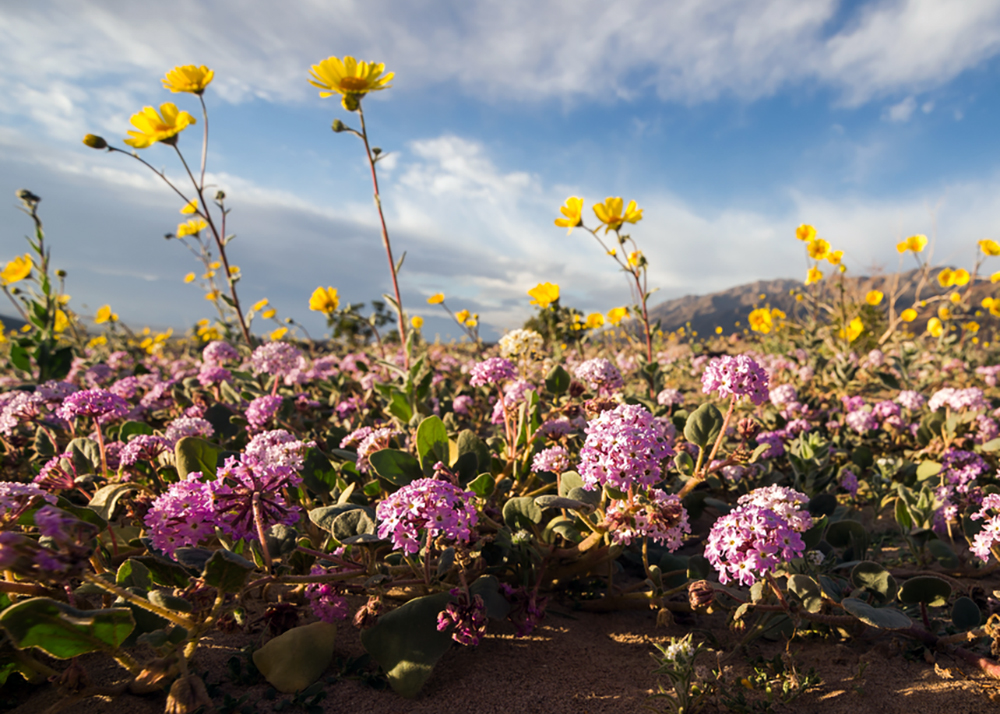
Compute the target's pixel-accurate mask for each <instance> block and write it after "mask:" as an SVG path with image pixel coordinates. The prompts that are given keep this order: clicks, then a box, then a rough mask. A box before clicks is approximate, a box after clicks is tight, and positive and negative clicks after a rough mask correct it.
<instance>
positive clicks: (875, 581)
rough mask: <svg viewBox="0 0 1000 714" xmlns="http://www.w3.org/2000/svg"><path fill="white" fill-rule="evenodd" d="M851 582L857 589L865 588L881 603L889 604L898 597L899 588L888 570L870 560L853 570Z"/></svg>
mask: <svg viewBox="0 0 1000 714" xmlns="http://www.w3.org/2000/svg"><path fill="white" fill-rule="evenodd" d="M851 582H852V583H854V587H856V588H864V589H865V590H867V591H868V592H870V593H872V594H873V595H875V596H876V597H877V598H878V601H879V602H882V603H884V602H889V601H890V600H893V599H894V598H895V597H896V592H897V591H898V590H899V587H898V586H897V585H896V579H895V578H894V577H892V575H891V574H890V573H889V571H888V570H886V569H885V568H883V567H882V566H881V565H879V564H878V563H873V562H872V561H870V560H866V561H863V562H861V563H858V564H857V565H855V566H854V569H853V570H851Z"/></svg>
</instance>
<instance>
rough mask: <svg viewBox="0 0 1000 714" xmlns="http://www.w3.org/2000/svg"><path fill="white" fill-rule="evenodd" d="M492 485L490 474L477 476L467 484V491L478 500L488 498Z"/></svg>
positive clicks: (491, 491)
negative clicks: (478, 498) (477, 497)
mask: <svg viewBox="0 0 1000 714" xmlns="http://www.w3.org/2000/svg"><path fill="white" fill-rule="evenodd" d="M493 485H494V481H493V476H492V474H479V476H477V477H476V478H475V479H473V480H472V481H470V482H469V490H470V491H472V492H473V493H474V494H476V495H477V496H479V497H480V498H489V496H490V494H491V493H493Z"/></svg>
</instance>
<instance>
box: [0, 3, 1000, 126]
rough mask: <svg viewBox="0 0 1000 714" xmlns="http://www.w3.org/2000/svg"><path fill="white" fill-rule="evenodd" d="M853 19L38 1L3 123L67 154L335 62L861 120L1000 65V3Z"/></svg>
mask: <svg viewBox="0 0 1000 714" xmlns="http://www.w3.org/2000/svg"><path fill="white" fill-rule="evenodd" d="M840 4H841V3H840V2H838V1H837V0H812V1H811V2H801V0H676V1H675V2H668V3H664V2H660V1H659V0H639V1H637V2H632V3H627V4H623V3H615V4H608V3H607V2H606V1H605V0H559V1H554V2H549V3H538V2H536V1H535V0H506V2H503V3H488V4H481V3H460V4H457V5H451V6H448V7H447V8H446V7H445V6H443V5H440V6H438V5H434V4H428V3H398V2H390V1H389V0H368V1H366V2H361V1H355V0H341V1H340V2H319V1H318V0H314V1H312V2H304V1H303V2H299V3H296V4H295V5H294V7H292V8H290V7H284V6H279V5H276V4H274V3H272V2H270V1H269V0H212V1H211V2H209V1H208V0H174V2H172V3H171V5H170V12H169V21H168V20H167V19H166V18H165V17H164V16H163V15H162V14H161V13H159V12H157V13H151V12H149V7H148V6H147V5H146V4H144V3H137V2H134V0H104V1H103V2H101V1H96V0H95V1H92V2H86V3H80V2H79V1H78V0H37V1H36V2H33V3H30V4H24V3H21V4H14V5H11V4H7V5H5V6H3V8H2V9H0V61H2V62H3V64H4V67H5V72H4V74H3V77H0V92H2V93H3V95H4V96H5V97H6V98H7V100H8V101H7V102H5V105H4V106H3V107H2V108H0V112H2V113H5V114H8V115H10V116H12V117H14V118H18V117H19V118H20V119H21V120H24V121H32V122H37V123H41V124H43V125H45V126H46V128H47V129H48V131H49V132H50V133H51V134H52V135H54V136H58V137H59V138H67V137H76V136H78V135H79V134H80V133H81V132H82V131H85V130H86V129H92V128H95V127H96V128H101V127H103V126H106V125H107V126H117V127H118V130H119V131H120V130H121V129H120V127H121V126H122V124H123V123H124V122H123V120H127V117H128V114H129V113H130V112H132V111H135V110H137V109H138V108H139V106H141V105H142V104H145V103H151V102H152V101H163V99H164V97H163V96H162V95H161V94H160V93H159V92H158V89H157V88H158V87H159V84H158V82H157V79H158V78H159V77H161V76H162V75H163V73H164V72H165V71H166V70H167V69H169V68H170V67H171V66H173V65H175V64H186V63H198V64H201V63H204V64H208V65H210V66H212V67H213V68H215V69H216V77H217V78H216V80H215V82H214V85H213V92H215V93H217V94H219V95H221V96H222V97H223V98H224V99H225V100H228V101H233V102H238V101H243V100H246V99H250V98H254V97H257V98H263V99H265V100H268V101H276V102H288V101H304V100H307V99H310V98H312V97H315V94H314V92H315V90H314V89H313V88H312V87H310V86H309V85H308V84H307V83H306V74H307V71H308V68H309V66H310V65H311V64H313V63H315V62H317V61H319V60H320V59H322V58H324V57H326V56H328V55H329V54H331V53H339V54H346V53H353V54H355V55H358V56H363V57H369V58H379V59H380V60H383V61H384V62H385V63H386V64H387V66H388V67H389V68H390V69H392V70H394V71H395V72H396V74H397V80H396V87H397V91H428V92H431V93H433V92H440V91H447V89H448V88H449V87H450V86H451V85H459V86H460V87H461V88H462V89H463V90H464V91H466V92H467V93H470V94H472V95H476V96H479V97H482V98H487V99H489V100H493V101H512V100H513V101H535V100H543V99H551V98H556V99H560V100H564V101H580V100H586V101H597V102H608V101H615V100H618V99H620V98H631V97H636V96H639V95H640V94H643V93H646V92H648V91H650V90H652V91H655V92H656V93H657V94H658V95H659V96H660V97H661V98H663V99H665V100H671V101H680V102H686V103H697V102H703V101H708V100H712V99H714V98H717V97H719V96H723V95H734V96H738V97H741V98H743V99H746V100H753V99H757V98H760V97H766V96H769V95H772V94H774V93H776V92H778V91H781V90H783V89H788V88H795V89H799V88H801V87H804V86H805V87H808V86H816V85H817V83H818V84H819V85H826V86H830V87H833V88H835V89H836V90H838V91H839V92H840V93H841V96H842V100H843V101H844V102H845V103H848V104H859V103H862V102H866V101H869V100H870V99H872V98H878V97H883V96H894V95H896V96H898V95H900V94H904V93H906V94H912V93H914V92H920V91H925V90H928V89H931V88H933V87H936V86H939V85H942V84H943V83H946V82H948V81H949V80H951V79H953V78H954V77H955V76H957V75H958V74H960V73H961V72H963V71H964V70H966V69H969V68H970V67H975V66H977V65H978V64H980V63H981V62H983V61H984V60H986V59H988V58H990V57H993V56H994V55H996V54H997V52H998V51H1000V3H997V2H995V0H964V1H963V2H960V3H942V2H940V0H872V1H871V2H869V3H867V4H865V5H863V6H861V8H860V9H855V10H850V11H847V12H848V17H847V21H846V23H844V25H843V27H840V28H837V29H836V31H834V32H832V34H831V33H830V30H829V27H830V23H831V22H834V21H838V18H839V15H838V11H839V9H840Z"/></svg>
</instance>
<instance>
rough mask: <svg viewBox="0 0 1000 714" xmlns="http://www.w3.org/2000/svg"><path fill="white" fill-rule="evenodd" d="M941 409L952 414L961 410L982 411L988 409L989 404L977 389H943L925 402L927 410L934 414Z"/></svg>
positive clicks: (981, 391)
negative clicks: (948, 410) (946, 409)
mask: <svg viewBox="0 0 1000 714" xmlns="http://www.w3.org/2000/svg"><path fill="white" fill-rule="evenodd" d="M943 407H947V408H948V409H950V410H951V411H953V412H958V411H962V410H963V409H969V410H970V411H982V410H984V409H986V408H987V407H989V403H988V402H987V401H986V396H985V395H984V394H983V390H982V389H979V388H978V387H969V388H968V389H955V388H953V387H945V388H944V389H939V390H938V391H936V392H934V394H932V395H931V398H930V401H928V402H927V408H928V409H930V410H931V411H932V412H936V411H937V410H938V409H941V408H943Z"/></svg>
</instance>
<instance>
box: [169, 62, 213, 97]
mask: <svg viewBox="0 0 1000 714" xmlns="http://www.w3.org/2000/svg"><path fill="white" fill-rule="evenodd" d="M214 76H215V72H213V71H212V70H210V69H209V68H208V67H206V66H205V65H202V66H201V67H195V66H194V65H193V64H186V65H184V66H183V67H174V68H173V69H172V70H170V71H169V72H167V76H166V77H164V78H163V79H161V80H160V81H161V82H163V87H164V88H165V89H169V90H170V91H171V92H173V93H174V94H178V93H180V92H190V93H191V94H201V93H202V92H204V91H205V87H207V86H208V84H209V82H211V81H212V78H213V77H214Z"/></svg>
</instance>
